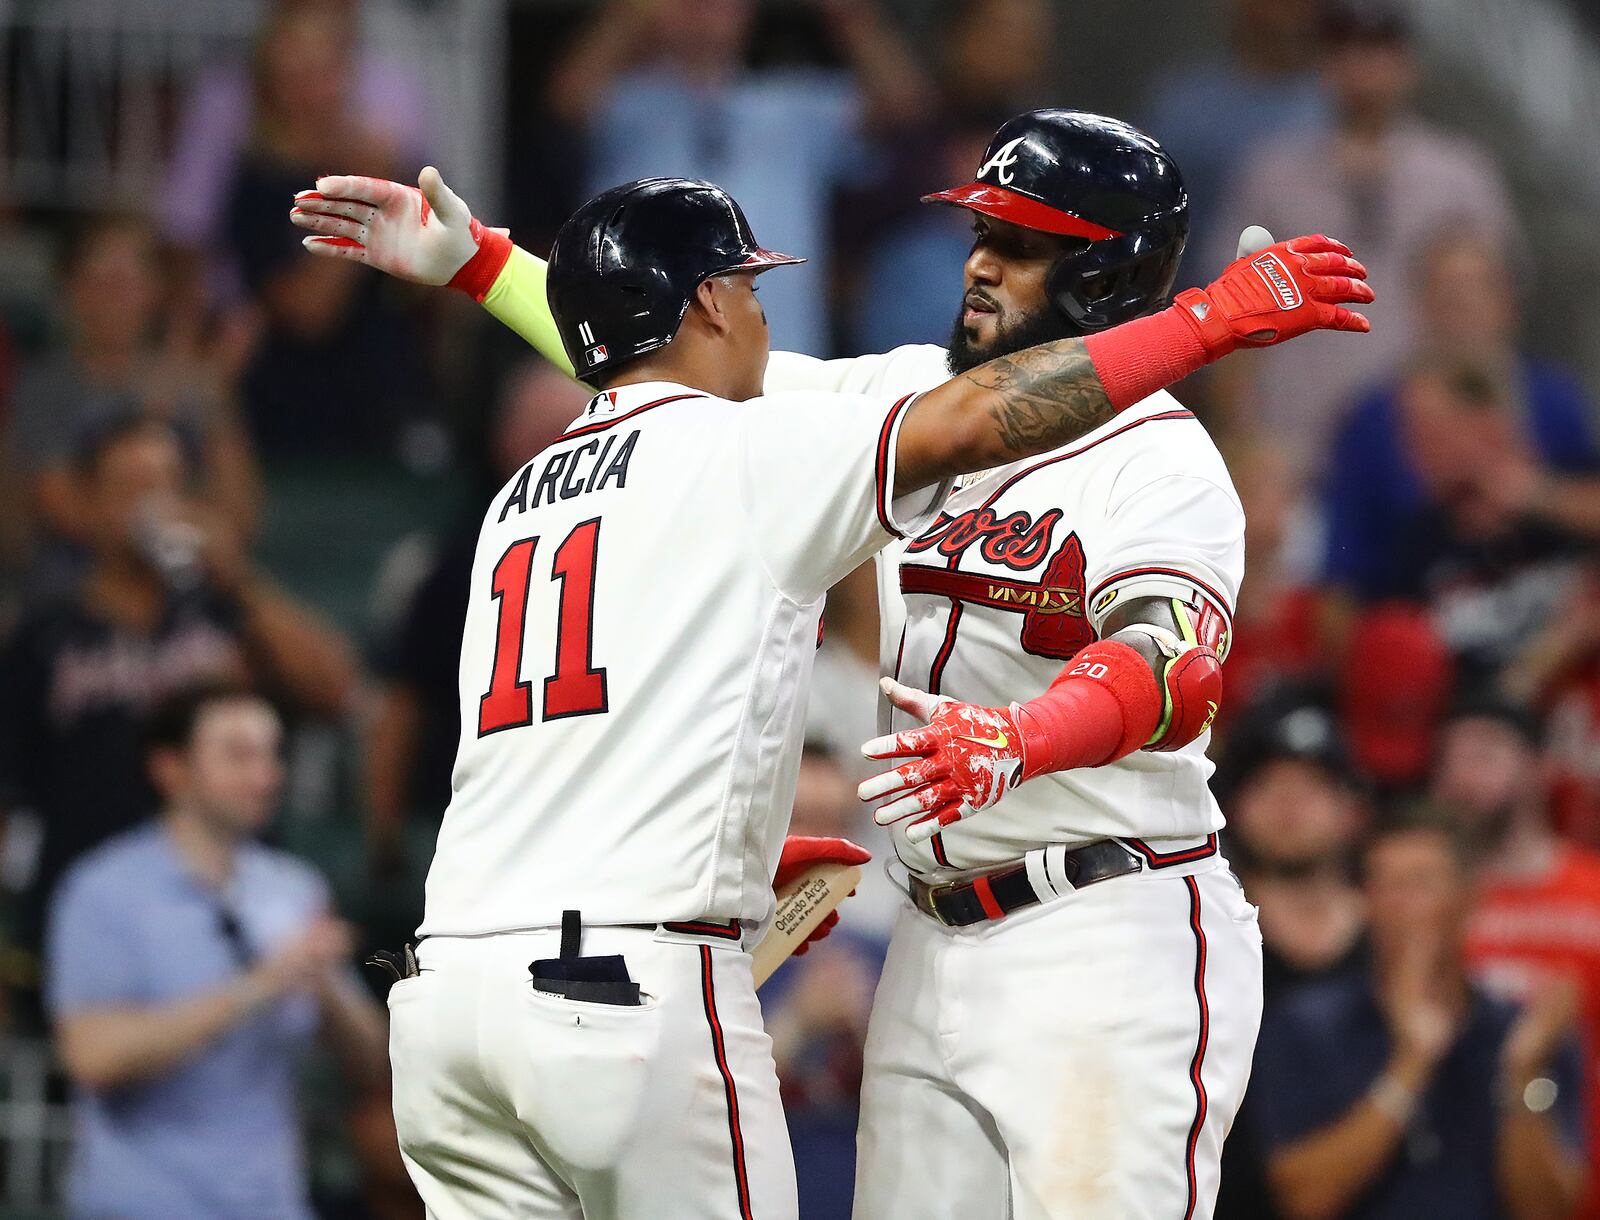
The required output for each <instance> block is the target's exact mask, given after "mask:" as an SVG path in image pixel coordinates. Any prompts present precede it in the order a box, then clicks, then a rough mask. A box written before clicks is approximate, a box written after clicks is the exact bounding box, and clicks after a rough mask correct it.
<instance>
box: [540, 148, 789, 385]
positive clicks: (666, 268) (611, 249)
mask: <svg viewBox="0 0 1600 1220" xmlns="http://www.w3.org/2000/svg"><path fill="white" fill-rule="evenodd" d="M803 262H805V259H803V258H792V257H790V256H789V255H787V254H777V253H775V252H773V251H771V250H767V249H764V248H763V247H762V246H760V245H759V244H758V243H757V242H756V239H755V234H754V233H752V232H751V231H750V222H749V221H748V220H746V219H745V216H744V212H742V211H741V210H740V208H739V205H738V204H737V203H735V202H734V200H733V197H732V196H731V195H729V194H728V192H727V191H725V190H723V189H722V188H721V187H719V186H713V185H712V184H711V183H709V182H697V181H694V180H692V179H689V178H644V179H641V180H640V181H638V182H630V183H628V184H627V185H626V186H619V187H614V188H612V189H611V190H609V191H605V192H604V193H602V194H600V195H596V196H595V197H594V198H593V199H591V200H590V201H589V202H588V203H586V204H584V205H583V206H582V207H581V208H579V209H578V210H577V211H576V212H574V213H573V214H572V216H571V217H570V218H569V219H568V220H567V222H566V223H565V224H564V225H562V226H561V231H560V232H559V233H557V234H556V241H555V247H554V248H553V249H552V250H551V252H550V272H549V280H548V283H547V292H548V296H549V299H550V312H551V313H552V314H553V315H554V316H555V320H556V326H557V328H558V329H559V330H560V332H561V343H562V346H563V347H565V348H566V350H567V356H568V357H569V358H570V359H571V361H572V367H573V368H574V369H576V370H577V375H578V376H579V377H581V378H583V379H584V380H585V381H595V380H596V379H597V378H599V377H601V376H602V375H604V374H606V373H609V372H611V371H613V370H614V369H616V368H617V367H618V366H619V365H621V364H623V363H624V362H626V361H629V360H633V359H635V358H637V357H639V356H642V355H644V354H645V353H646V352H652V351H655V350H656V349H657V348H661V347H665V346H666V345H667V344H669V343H671V342H672V340H673V337H674V336H675V335H677V333H678V328H679V327H680V326H681V325H682V324H683V317H684V314H686V313H688V311H689V302H690V301H692V300H693V299H694V293H695V289H696V288H698V287H699V286H700V284H701V283H702V282H703V281H705V280H708V279H710V278H711V277H712V276H714V275H722V274H724V273H726V272H729V271H757V272H760V271H765V270H766V269H767V268H769V267H781V266H785V265H787V264H790V263H803Z"/></svg>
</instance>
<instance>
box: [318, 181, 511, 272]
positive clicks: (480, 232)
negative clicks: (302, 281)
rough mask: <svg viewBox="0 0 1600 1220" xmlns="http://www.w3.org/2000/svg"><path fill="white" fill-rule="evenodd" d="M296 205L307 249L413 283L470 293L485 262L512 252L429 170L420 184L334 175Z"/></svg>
mask: <svg viewBox="0 0 1600 1220" xmlns="http://www.w3.org/2000/svg"><path fill="white" fill-rule="evenodd" d="M419 188H420V189H419ZM294 204H295V206H294V208H293V210H292V211H290V213H289V219H290V220H291V221H292V222H293V223H294V224H295V225H297V226H298V227H299V228H302V229H306V230H308V231H309V232H310V234H311V236H309V237H306V238H304V239H303V240H302V242H301V245H303V246H305V248H306V249H307V250H309V251H310V252H311V253H312V254H316V255H321V256H322V257H324V258H344V259H352V260H354V261H356V262H361V263H365V264H366V265H367V266H369V267H375V268H377V270H379V271H384V272H387V273H388V274H390V275H392V276H395V277H397V278H398V279H402V280H409V281H411V282H412V283H414V284H434V285H438V284H451V285H454V286H456V287H461V288H466V289H468V290H469V291H471V290H473V288H475V287H476V286H477V285H475V284H473V285H469V284H468V283H466V282H464V281H466V280H469V279H474V278H475V277H474V276H473V271H474V269H475V268H477V267H478V266H479V264H480V263H481V262H482V261H483V259H484V257H486V256H487V257H493V256H496V255H499V256H500V258H499V261H500V264H501V265H503V264H504V262H505V259H504V255H505V254H509V253H510V240H509V238H508V237H507V235H506V230H504V229H490V228H487V227H486V226H484V225H483V224H481V223H480V222H479V221H478V220H476V219H475V218H474V217H473V215H472V210H471V209H470V208H469V207H467V205H466V204H465V203H464V202H462V200H461V197H460V196H459V195H457V194H456V193H455V192H454V191H452V190H451V189H450V188H449V187H448V186H446V185H445V182H444V179H443V178H441V177H440V176H439V171H438V170H436V169H434V168H433V166H431V165H430V166H428V167H427V168H426V169H424V170H423V171H422V173H421V174H420V175H419V176H418V178H417V186H406V185H405V184H404V183H401V182H390V181H389V180H388V179H385V178H361V177H355V176H350V175H342V174H333V175H328V176H326V177H322V178H318V179H317V185H316V189H315V190H309V191H301V192H300V193H299V194H298V195H296V196H295V197H294ZM498 271H499V267H498V266H497V267H495V272H496V273H498ZM476 278H481V277H476ZM490 281H491V282H492V276H491V277H490ZM482 288H483V289H484V290H485V291H486V290H487V288H488V285H487V284H484V285H482ZM475 295H479V296H481V295H482V294H481V292H479V293H475Z"/></svg>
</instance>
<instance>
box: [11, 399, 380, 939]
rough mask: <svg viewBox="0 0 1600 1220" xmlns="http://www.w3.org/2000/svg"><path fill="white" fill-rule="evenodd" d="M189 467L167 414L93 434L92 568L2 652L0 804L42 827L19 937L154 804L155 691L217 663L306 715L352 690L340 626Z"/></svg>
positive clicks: (84, 480) (19, 822) (17, 836)
mask: <svg viewBox="0 0 1600 1220" xmlns="http://www.w3.org/2000/svg"><path fill="white" fill-rule="evenodd" d="M183 470H184V467H183V449H182V445H181V442H180V441H179V438H178V435H177V433H176V431H175V430H174V429H173V428H172V426H171V425H170V424H166V423H163V422H158V421H154V420H150V419H146V418H143V417H138V416H135V417H130V418H126V419H123V420H119V421H115V422H114V423H112V424H111V425H109V426H107V427H106V428H105V429H103V430H102V431H101V432H100V433H99V434H98V435H96V436H95V437H94V438H92V443H91V444H90V445H89V446H88V448H87V449H86V450H85V452H84V454H83V455H82V458H81V464H80V466H79V468H78V471H77V476H76V478H77V481H76V492H75V495H76V497H77V502H78V506H79V509H80V511H81V513H82V520H83V521H84V522H85V523H86V524H87V526H88V531H89V532H88V541H89V545H90V547H91V556H90V559H89V563H88V566H87V569H86V570H85V571H84V572H83V574H82V576H81V577H80V578H79V580H78V581H77V582H76V584H75V585H74V586H73V588H72V589H71V590H70V592H68V593H65V594H63V595H62V596H61V597H60V598H58V599H57V600H54V601H51V602H49V603H47V604H42V605H40V606H39V607H37V608H36V609H35V610H34V611H32V612H31V613H30V614H29V615H28V616H27V617H25V618H24V619H23V620H22V622H21V623H20V624H19V626H18V627H17V630H16V632H15V634H14V635H13V637H12V638H11V639H10V641H9V642H8V644H7V646H6V648H5V650H4V652H3V654H0V815H3V816H4V818H5V820H6V832H7V835H6V839H7V842H8V846H9V847H10V848H11V849H12V850H13V851H16V850H18V849H19V845H21V844H22V843H24V842H25V841H28V840H30V839H31V840H33V841H37V839H38V838H40V837H42V840H43V843H42V851H41V854H40V856H39V859H38V862H37V867H36V868H35V869H34V870H33V882H32V886H31V889H30V891H29V896H28V898H27V900H26V901H25V902H24V904H23V905H22V909H21V911H20V912H19V914H20V916H21V923H22V928H21V932H20V935H19V939H20V940H21V942H22V945H23V947H24V948H34V947H36V946H37V943H38V942H37V936H38V916H39V914H40V913H41V911H42V904H43V899H44V898H46V897H47V895H48V892H49V889H50V887H51V886H52V885H53V884H54V882H55V880H56V879H57V878H58V877H59V876H60V875H61V872H62V870H63V869H65V867H66V866H67V865H68V864H70V863H71V861H72V860H74V859H76V858H77V857H78V856H80V855H82V854H83V853H84V852H86V851H88V850H90V849H91V848H93V847H96V846H98V845H99V844H100V843H102V842H104V841H105V840H106V839H108V838H110V837H111V836H112V835H115V834H117V833H119V832H121V831H123V830H126V829H127V828H128V827H130V826H132V825H134V824H135V823H136V822H138V821H139V820H140V819H141V818H143V817H146V816H148V815H149V814H150V813H151V812H152V811H153V809H154V798H153V794H152V792H151V790H150V787H149V784H148V782H147V779H146V774H145V768H144V764H143V760H142V758H141V755H140V745H139V742H140V734H141V732H142V730H143V727H144V724H145V720H146V717H147V716H148V714H149V710H150V707H151V706H152V704H153V703H155V702H156V701H157V700H159V699H161V698H163V697H165V696H167V695H169V694H171V693H172V692H173V691H175V690H178V689H180V688H182V687H185V686H188V685H190V684H191V683H194V682H197V681H201V680H205V679H210V678H216V677H231V678H235V679H246V678H248V679H253V680H254V682H255V683H256V684H257V685H258V686H260V687H261V688H262V689H263V690H267V691H270V692H272V693H273V694H274V695H275V696H278V697H281V698H282V699H283V700H284V701H285V702H287V703H289V704H291V705H292V706H293V707H295V708H296V709H297V710H299V711H304V712H309V713H313V714H321V715H337V714H339V713H341V712H342V711H343V709H344V707H345V705H346V702H347V700H348V697H349V694H350V689H351V686H352V684H353V681H354V668H353V666H352V664H351V659H350V652H349V649H348V646H347V645H346V644H345V642H344V640H342V639H341V638H340V637H339V636H338V635H337V634H336V633H335V632H334V631H332V630H331V629H330V628H329V627H327V626H325V625H324V624H323V623H322V622H320V621H319V620H318V619H316V618H315V617H314V616H312V615H311V614H310V613H309V612H307V611H306V610H304V609H303V608H301V607H300V606H298V605H297V604H295V603H294V602H292V601H291V600H289V599H288V598H287V597H285V596H284V595H283V594H282V593H280V592H279V591H277V590H276V589H274V588H273V587H272V586H271V584H270V583H268V581H267V580H266V579H265V578H264V577H263V576H262V575H261V574H260V573H258V572H257V571H255V570H254V569H253V568H252V567H251V566H250V564H249V562H248V560H247V559H246V557H245V556H244V554H243V552H242V551H241V550H240V548H239V543H238V539H237V537H236V535H235V534H234V533H233V532H232V531H231V530H230V529H229V528H228V526H227V523H226V522H224V521H223V520H221V519H220V518H219V517H217V516H216V515H215V514H211V513H208V512H207V511H206V510H205V509H204V508H203V507H202V506H199V505H197V504H195V503H194V502H193V500H192V498H191V497H190V495H189V491H188V487H187V484H186V480H185V478H184V473H183ZM27 828H31V832H30V833H26V834H25V833H24V831H25V829H27ZM8 864H9V865H10V866H12V867H13V868H14V869H16V870H17V871H18V872H24V871H26V870H25V869H24V867H23V864H24V862H23V861H19V860H15V859H13V860H11V861H8Z"/></svg>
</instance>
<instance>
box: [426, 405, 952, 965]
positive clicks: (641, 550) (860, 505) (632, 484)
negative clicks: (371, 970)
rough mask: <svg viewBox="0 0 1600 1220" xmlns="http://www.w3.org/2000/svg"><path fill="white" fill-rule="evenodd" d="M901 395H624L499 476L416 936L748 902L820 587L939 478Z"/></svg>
mask: <svg viewBox="0 0 1600 1220" xmlns="http://www.w3.org/2000/svg"><path fill="white" fill-rule="evenodd" d="M907 402H908V397H907V398H902V399H901V400H899V401H897V402H895V403H894V404H893V405H891V404H890V403H889V402H882V403H878V402H873V401H870V400H868V399H865V398H862V397H850V396H841V395H835V394H825V393H808V394H798V393H797V394H780V395H773V396H769V397H765V398H759V399H754V400H752V401H749V402H744V403H734V402H728V401H725V400H722V399H718V398H714V397H711V396H709V395H707V394H703V393H700V392H698V391H695V390H691V389H687V388H685V387H682V386H678V385H668V384H661V383H651V384H640V385H629V386H625V387H621V388H618V389H616V390H612V391H608V392H606V393H603V394H600V395H597V396H596V397H595V398H594V399H593V400H591V402H590V403H589V405H588V407H587V408H586V409H585V411H584V412H583V414H582V415H581V416H580V417H579V418H578V419H577V420H576V421H575V422H574V423H573V425H572V426H571V427H570V428H568V430H567V432H566V433H565V434H564V435H563V436H562V438H561V439H560V440H558V441H557V442H556V443H555V444H553V445H552V446H550V447H549V448H548V449H546V450H545V451H544V452H543V453H540V454H539V455H538V456H537V457H535V458H534V459H533V460H532V461H531V462H529V463H528V465H526V466H525V467H523V469H522V470H521V471H519V472H518V474H517V475H516V477H515V478H513V479H512V480H511V481H510V482H509V483H508V484H507V485H506V486H505V487H504V488H503V489H502V490H501V491H500V493H499V494H498V495H497V496H496V498H495V500H494V502H493V503H492V504H491V505H490V507H489V511H488V514H487V515H486V517H485V518H484V524H483V531H482V534H481V535H480V538H479V542H478V551H477V557H476V559H475V560H474V563H473V574H472V588H471V593H470V600H469V603H468V610H467V620H466V630H465V634H464V636H463V639H462V647H461V671H460V694H461V713H462V715H461V720H462V732H461V742H460V746H459V750H458V753H457V756H456V765H455V771H454V774H453V777H452V790H453V796H452V799H451V802H450V806H449V808H448V810H447V811H446V813H445V816H444V822H443V825H442V826H441V828H440V832H439V842H438V849H437V852H436V854H435V857H434V861H433V865H432V868H431V869H430V870H429V874H428V884H427V905H426V914H425V916H424V919H423V923H422V927H421V929H420V932H421V934H422V935H424V936H450V935H455V936H462V935H478V934H483V933H491V932H501V931H510V930H514V929H523V928H533V927H544V926H549V925H553V924H556V923H559V922H560V919H561V913H562V911H563V910H568V909H575V910H579V911H582V913H583V917H584V921H585V922H586V923H591V924H617V923H656V922H664V921H693V920H698V919H711V920H718V921H727V920H732V919H743V920H748V921H751V922H753V923H760V922H762V921H764V920H765V919H766V918H767V917H768V915H769V914H770V911H771V908H772V905H773V896H772V889H771V878H772V872H773V869H774V867H775V866H776V864H777V858H778V853H779V850H780V848H781V845H782V841H783V836H784V832H785V828H786V826H787V824H788V819H789V813H790V809H791V807H792V805H793V800H794V785H795V776H796V772H797V770H798V767H799V755H800V747H801V739H802V730H803V723H804V712H805V705H806V698H807V694H808V689H809V684H810V677H811V665H812V658H813V655H814V652H815V648H816V642H817V631H818V620H819V617H820V614H821V609H822V596H823V594H824V592H825V591H826V590H827V588H828V586H829V585H830V584H832V583H833V582H834V581H835V580H837V579H838V578H839V577H840V576H842V575H844V574H845V573H846V572H848V571H850V570H851V569H852V568H853V567H855V566H856V565H857V564H859V563H861V562H862V561H863V560H864V559H865V558H866V557H867V556H869V555H871V554H873V553H874V552H875V551H877V550H878V549H880V548H881V547H882V546H884V545H885V543H887V542H888V541H889V540H890V539H891V538H892V537H893V536H895V534H897V533H914V532H915V531H916V529H918V528H920V527H921V526H922V525H925V524H927V522H928V520H929V519H931V517H932V516H933V514H934V511H935V510H936V508H937V506H938V505H939V504H940V503H941V502H942V501H943V500H944V499H945V498H946V497H947V496H948V494H949V491H950V488H949V486H948V485H944V486H939V487H933V488H929V489H926V490H924V491H922V492H920V493H917V494H915V495H912V496H907V497H903V498H902V500H900V501H898V502H897V501H893V500H892V499H891V490H890V489H891V488H892V487H893V484H894V454H895V445H896V440H897V436H898V429H899V425H900V421H901V420H902V419H903V418H904V413H905V407H906V405H907Z"/></svg>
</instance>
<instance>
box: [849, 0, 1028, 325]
mask: <svg viewBox="0 0 1600 1220" xmlns="http://www.w3.org/2000/svg"><path fill="white" fill-rule="evenodd" d="M1055 40H1056V30H1055V14H1054V12H1053V11H1052V9H1051V6H1050V5H1049V4H1048V3H1047V2H1046V0H959V2H958V3H957V4H955V5H954V6H952V9H951V12H950V17H949V20H948V21H947V22H946V23H945V26H944V28H943V30H942V31H941V32H940V35H939V37H938V39H937V46H938V47H939V48H940V49H941V51H942V56H941V61H940V65H939V67H940V71H939V75H938V89H937V96H936V98H933V99H930V104H928V105H925V106H924V107H922V108H920V109H919V111H918V112H917V113H916V114H915V115H912V116H909V117H908V119H907V121H906V122H905V123H904V124H902V125H901V126H900V127H899V128H898V129H897V130H896V131H895V132H894V136H893V139H890V140H883V141H879V142H878V143H877V144H876V145H875V146H874V147H873V149H872V155H871V156H870V157H868V158H864V159H863V161H862V164H861V166H860V168H859V171H858V172H855V173H852V174H851V176H850V177H849V179H848V180H845V181H842V182H841V183H840V184H839V196H838V200H837V203H836V209H835V215H836V224H835V232H836V237H837V243H836V244H837V246H838V249H837V251H836V253H837V255H838V263H839V274H838V277H837V278H838V280H839V282H840V285H841V288H842V290H843V295H844V296H845V298H846V299H847V300H848V301H849V302H850V303H851V308H850V312H851V317H850V318H849V321H848V332H849V337H850V347H851V350H852V351H856V352H887V351H891V350H893V349H894V348H896V347H899V346H901V345H902V344H906V343H944V342H945V341H946V339H947V337H948V335H949V333H950V310H949V306H948V305H947V304H946V301H947V293H948V292H949V284H950V268H951V267H953V266H958V265H960V264H961V263H963V262H965V261H966V258H967V255H968V253H969V252H970V251H971V249H972V242H973V234H972V217H971V216H970V215H968V214H967V213H965V212H962V211H960V210H955V211H952V210H951V209H949V208H937V207H928V206H925V205H924V204H922V202H921V199H922V196H924V195H926V194H929V193H931V192H933V191H940V190H944V189H945V188H946V187H947V186H949V185H950V184H951V183H952V182H965V181H967V180H968V179H970V178H971V177H972V173H973V170H975V169H976V168H977V167H978V166H979V165H981V164H982V163H983V153H984V150H985V149H986V148H987V147H988V144H989V141H990V139H992V138H993V136H994V133H995V130H996V129H997V128H998V127H1000V126H1001V125H1002V124H1003V123H1004V122H1005V121H1006V120H1007V119H1009V118H1011V117H1012V116H1013V115H1015V114H1018V113H1020V112H1021V111H1024V110H1027V109H1029V108H1031V107H1035V106H1041V105H1044V104H1046V103H1048V102H1049V101H1050V100H1051V91H1052V82H1051V79H1050V76H1051V69H1052V67H1053V64H1052V62H1051V49H1052V48H1053V47H1054V46H1055ZM996 47H1004V48H1005V54H1004V55H997V54H995V48H996Z"/></svg>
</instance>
